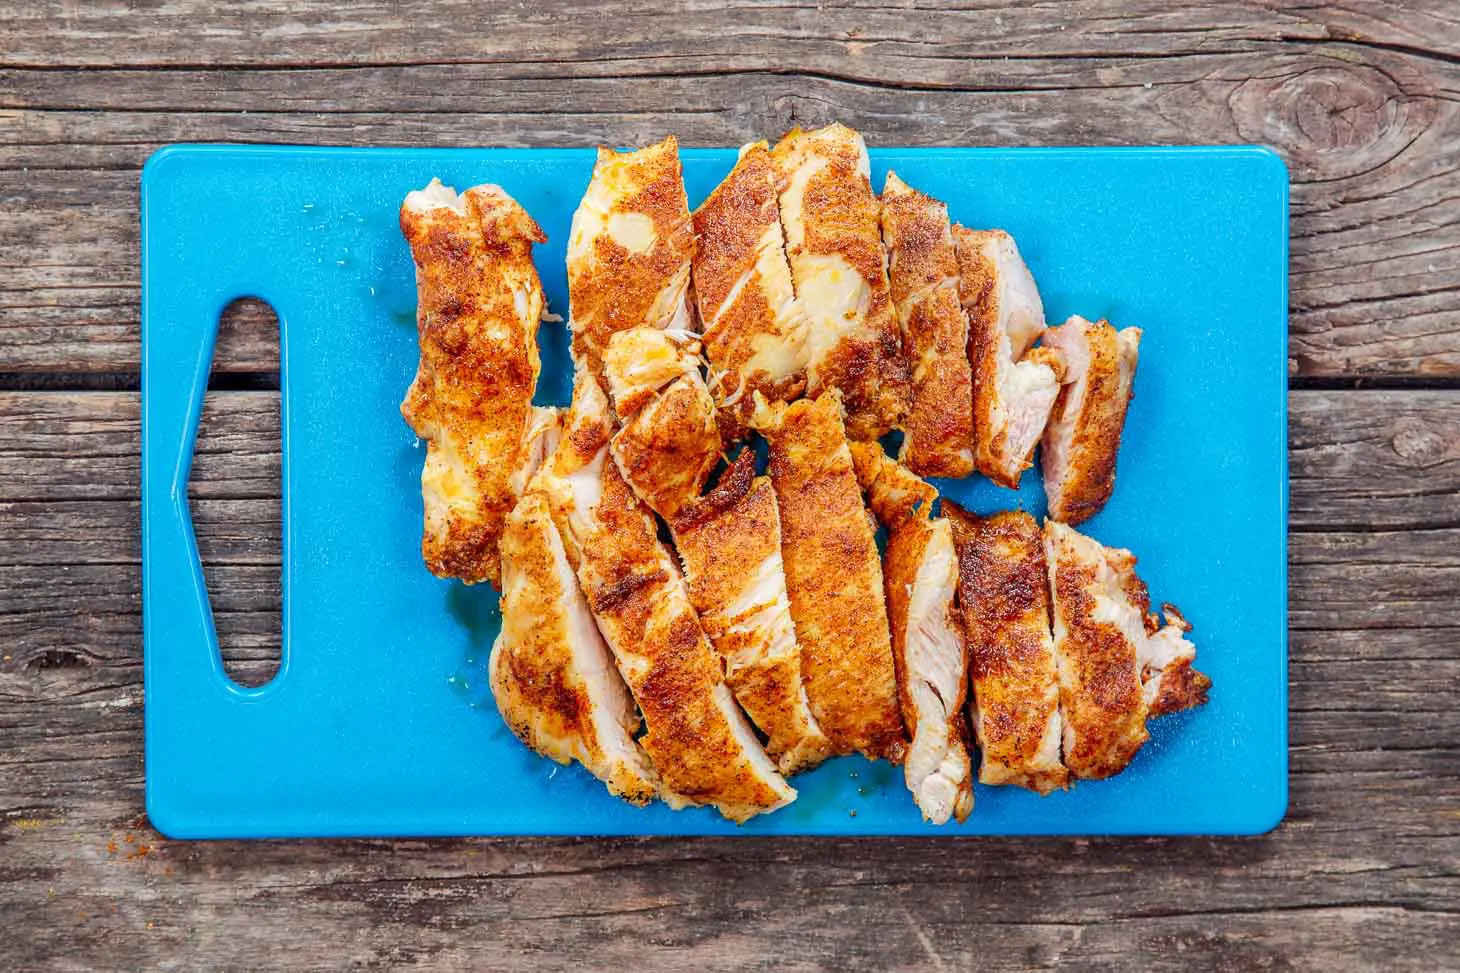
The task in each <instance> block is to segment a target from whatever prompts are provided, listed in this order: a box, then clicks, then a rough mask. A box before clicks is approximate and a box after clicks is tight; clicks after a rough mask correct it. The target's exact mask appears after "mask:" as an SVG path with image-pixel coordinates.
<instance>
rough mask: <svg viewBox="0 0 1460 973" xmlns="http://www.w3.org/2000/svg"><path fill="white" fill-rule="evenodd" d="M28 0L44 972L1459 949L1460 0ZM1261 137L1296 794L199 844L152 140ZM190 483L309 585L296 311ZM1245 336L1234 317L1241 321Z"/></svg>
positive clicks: (29, 522) (1290, 959) (13, 880)
mask: <svg viewBox="0 0 1460 973" xmlns="http://www.w3.org/2000/svg"><path fill="white" fill-rule="evenodd" d="M720 6H721V5H720V4H712V3H699V4H695V5H693V6H690V7H688V8H686V9H683V10H682V11H679V12H676V13H674V14H673V15H670V14H667V13H662V12H660V5H659V4H658V3H654V2H648V0H644V2H636V3H632V4H628V5H624V6H622V7H620V8H618V9H616V10H613V11H610V10H608V9H607V8H606V7H604V8H599V7H597V6H595V5H593V4H584V5H583V6H581V7H578V8H574V7H573V6H572V5H571V4H570V3H566V2H563V0H539V2H535V3H512V4H509V5H502V6H500V7H493V6H492V5H491V4H488V3H483V2H481V0H457V2H453V3H441V4H437V5H436V6H435V8H434V9H431V10H420V11H416V12H411V13H406V12H402V11H401V10H399V9H398V5H397V4H396V3H392V2H386V0H377V2H373V3H361V4H319V5H315V4H305V3H300V2H297V0H263V2H257V3H248V4H245V3H236V4H234V3H230V4H220V3H205V2H202V0H174V2H171V3H167V4H163V3H157V2H146V3H135V4H132V5H127V4H123V3H116V2H111V3H77V2H44V3H38V2H34V0H0V269H3V277H0V650H3V661H0V730H3V737H0V740H3V745H0V849H3V850H0V956H3V957H6V960H5V961H4V965H5V966H6V967H7V968H22V969H29V968H35V967H43V968H63V969H69V968H83V967H97V966H102V967H111V966H116V967H142V966H151V965H154V964H156V965H162V964H173V965H175V966H178V967H182V968H187V969H199V968H207V967H214V966H228V967H242V968H257V967H258V966H260V965H275V964H279V965H290V966H295V965H309V966H313V965H319V966H336V965H344V964H367V965H372V964H390V963H397V962H399V963H411V962H421V963H426V964H430V965H432V966H451V965H471V966H474V967H481V968H507V967H512V966H516V965H520V964H523V963H543V964H546V963H552V964H555V965H556V964H572V965H575V966H587V967H608V968H623V967H625V966H628V965H629V964H635V965H642V966H650V965H653V966H661V965H662V966H672V967H679V968H686V969H700V968H740V967H747V966H770V965H776V966H782V965H784V966H789V967H794V968H813V967H820V968H833V969H854V968H884V967H888V966H900V967H912V968H935V969H941V968H954V967H970V966H977V967H979V968H983V969H1006V968H1010V969H1012V968H1019V969H1027V968H1036V967H1045V966H1056V965H1063V964H1070V965H1074V966H1078V967H1090V968H1101V969H1112V970H1119V969H1127V968H1141V967H1144V968H1148V969H1186V968H1189V967H1196V968H1220V969H1233V970H1236V969H1251V968H1261V969H1288V968H1307V969H1315V968H1316V969H1346V968H1375V969H1415V970H1432V969H1437V968H1445V967H1449V968H1451V969H1454V968H1460V877H1457V876H1460V750H1457V732H1456V711H1457V709H1460V432H1457V430H1460V5H1457V4H1456V2H1455V0H1408V2H1404V3H1386V2H1382V0H1345V2H1334V3H1324V2H1312V0H1309V2H1291V3H1290V2H1282V0H1261V2H1259V0H1251V2H1245V3H1216V2H1211V0H1208V2H1205V3H1189V4H1174V3H1166V2H1160V0H1121V2H1116V0H1089V2H1081V3H1070V4H1064V3H1038V4H1032V5H1030V4H1022V3H1013V2H1005V3H1000V2H997V0H985V2H979V3H976V4H974V5H973V9H958V10H943V11H935V10H928V9H919V8H916V7H914V6H912V5H906V4H901V3H895V2H891V0H884V2H875V0H874V2H871V3H868V4H866V5H861V4H841V3H832V2H823V3H804V4H802V3H794V2H786V3H764V4H762V3H738V4H729V5H727V6H728V7H729V9H725V10H720V9H718V8H719V7H720ZM831 119H841V120H844V121H846V122H849V123H851V124H854V125H855V126H857V127H858V128H860V129H862V130H863V131H864V132H865V133H866V134H867V136H868V140H869V141H870V142H873V143H874V144H884V145H885V144H898V143H901V144H916V145H925V144H929V145H931V144H945V143H949V144H975V145H983V144H995V145H1025V144H1031V145H1065V144H1070V145H1083V144H1102V145H1105V144H1124V143H1173V144H1186V143H1212V142H1262V143H1266V144H1269V145H1272V146H1273V147H1275V148H1276V149H1277V150H1278V151H1279V152H1281V153H1282V155H1283V157H1284V158H1285V159H1286V160H1287V162H1288V164H1289V166H1290V168H1291V172H1292V179H1293V186H1292V265H1291V291H1292V308H1291V329H1292V340H1291V344H1290V348H1289V365H1290V373H1291V381H1292V386H1291V387H1292V391H1291V395H1290V399H1289V401H1290V405H1291V412H1292V420H1291V432H1290V439H1291V447H1290V448H1291V464H1292V515H1291V538H1290V540H1291V579H1292V580H1291V592H1290V596H1289V604H1290V612H1291V651H1292V664H1291V668H1290V678H1291V689H1292V692H1291V695H1292V707H1291V716H1290V724H1291V728H1292V754H1291V756H1292V772H1291V788H1292V806H1291V811H1290V812H1289V814H1288V817H1287V820H1286V821H1285V822H1284V824H1283V825H1282V826H1281V827H1280V828H1279V829H1278V830H1277V831H1276V832H1274V833H1273V834H1271V835H1268V836H1265V837H1261V838H1251V839H1241V840H1238V839H1230V840H1226V839H1224V840H1212V839H1201V838H1194V839H1179V840H1176V839H1172V840H1167V839H1162V840H1154V839H1152V840H1113V839H1110V840H1107V839H1100V840H1057V839H1041V840H1030V839H1018V840H1015V839H992V840H991V839H983V840H980V839H967V840H936V841H928V840H915V841H913V840H898V841H894V840H834V841H825V840H689V841H674V840H613V841H601V840H591V841H590V840H553V841H539V840H505V841H502V840H472V841H349V842H312V843H310V842H262V843H235V842H223V843H184V842H169V841H166V840H164V839H163V838H161V837H160V836H159V835H158V834H156V833H155V832H154V831H152V830H151V829H150V828H149V827H148V826H147V823H146V820H145V817H144V816H143V813H142V812H143V801H142V781H143V767H142V645H141V614H140V612H141V596H140V571H139V563H138V562H139V556H140V537H139V527H138V448H139V447H138V398H137V388H138V351H139V347H138V247H137V241H138V215H137V193H138V170H139V167H140V166H141V164H142V162H143V160H144V159H145V158H146V157H147V155H148V154H149V153H150V152H152V151H153V149H155V148H156V147H157V146H159V145H162V144H164V143H168V142H178V141H193V140H220V141H223V140H226V141H240V142H301V143H304V142H314V143H330V144H337V143H351V144H360V145H593V144H596V143H600V142H602V143H608V144H628V143H637V142H643V141H646V140H651V139H655V138H658V137H660V136H661V135H662V134H664V133H666V132H675V133H678V135H679V136H680V139H681V140H682V141H683V142H685V143H686V144H690V145H736V144H739V143H741V142H743V141H746V140H748V139H751V138H757V137H761V136H765V135H775V134H776V133H778V132H780V131H782V130H784V129H786V128H787V127H789V126H791V125H793V124H802V125H808V124H820V123H822V122H825V121H828V120H831ZM272 328H273V325H272V322H271V320H270V319H269V317H268V315H267V313H265V312H264V311H262V310H260V309H259V308H257V307H244V308H242V309H241V310H240V311H239V313H237V314H235V315H233V316H232V317H231V319H230V321H229V322H228V325H227V327H226V329H225V337H224V340H223V341H222V343H221V345H220V349H219V353H218V358H217V361H216V362H215V364H214V374H213V379H212V386H211V391H210V394H209V396H208V403H207V409H206V422H205V428H204V431H203V434H202V439H201V443H200V447H199V457H198V461H197V464H196V469H195V473H194V479H193V498H194V509H195V511H196V520H197V524H198V528H199V531H200V535H201V540H200V542H201V544H202V547H203V557H204V561H205V563H206V564H207V565H208V580H209V583H210V587H211V589H212V594H213V599H214V605H215V610H216V612H217V619H218V627H219V630H220V636H221V638H222V640H223V642H224V643H225V649H226V651H227V653H228V655H229V658H230V660H231V662H230V664H231V666H232V667H233V669H234V671H235V672H237V673H240V674H241V676H242V678H244V679H254V680H257V679H259V678H261V677H262V675H264V674H266V671H267V668H268V663H267V659H268V658H269V657H270V655H271V654H272V653H275V652H276V651H277V628H278V623H279V614H278V597H279V565H278V537H279V526H278V519H279V503H278V467H279V453H278V445H277V442H276V437H277V434H278V406H277V402H278V393H277V371H276V364H277V354H276V332H275V331H273V330H272ZM1237 352H1238V353H1240V349H1238V350H1237Z"/></svg>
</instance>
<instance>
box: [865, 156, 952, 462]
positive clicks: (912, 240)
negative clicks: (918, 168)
mask: <svg viewBox="0 0 1460 973" xmlns="http://www.w3.org/2000/svg"><path fill="white" fill-rule="evenodd" d="M882 240H883V242H884V243H885V244H886V245H887V254H888V276H889V278H890V280H891V282H892V300H893V303H894V305H895V306H896V307H897V316H898V321H899V323H900V324H901V327H902V338H903V343H904V345H905V346H906V348H907V358H908V367H909V369H910V371H911V376H910V377H911V382H912V385H911V397H910V400H909V406H908V411H907V416H906V417H905V418H904V419H903V422H902V428H903V441H902V452H901V453H900V454H899V455H898V458H899V459H900V460H901V461H902V462H903V463H906V464H907V466H908V468H909V469H911V470H912V471H913V472H914V473H917V474H919V475H921V476H945V477H962V476H967V475H968V474H970V473H972V472H973V377H972V373H971V371H970V367H969V361H968V318H967V317H966V316H965V315H964V313H963V306H962V305H961V304H960V303H959V299H958V280H959V278H958V256H957V253H956V251H955V249H954V246H953V233H952V230H951V228H950V227H949V224H948V207H946V206H944V205H943V204H942V203H940V202H938V201H937V200H936V199H933V198H932V197H931V196H925V195H924V194H922V193H920V192H918V191H917V190H916V189H913V188H912V187H911V186H909V185H908V184H907V183H905V182H903V181H902V180H901V179H899V178H898V177H897V174H896V173H893V172H889V173H888V174H887V183H886V185H885V186H884V187H883V189H882Z"/></svg>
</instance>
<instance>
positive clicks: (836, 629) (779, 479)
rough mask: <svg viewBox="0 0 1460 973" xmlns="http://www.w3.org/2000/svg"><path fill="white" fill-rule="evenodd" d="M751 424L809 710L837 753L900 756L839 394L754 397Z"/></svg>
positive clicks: (873, 571)
mask: <svg viewBox="0 0 1460 973" xmlns="http://www.w3.org/2000/svg"><path fill="white" fill-rule="evenodd" d="M751 424H752V426H753V427H754V428H755V429H757V430H758V431H759V432H760V433H761V434H762V435H764V436H765V438H766V440H767V441H768V442H769V444H770V475H771V483H772V484H773V485H774V487H775V492H776V500H777V502H778V503H779V505H780V510H781V556H782V558H783V559H784V562H785V570H786V590H787V592H788V594H789V595H790V599H791V618H792V620H793V622H794V623H795V627H796V637H797V639H798V641H799V642H800V644H801V668H802V675H803V678H804V680H805V683H806V695H807V697H808V698H809V699H810V701H811V712H812V714H813V715H814V716H815V717H816V722H817V723H818V724H820V726H821V729H822V731H823V732H824V733H825V734H826V736H827V737H828V738H829V739H830V740H831V743H832V748H833V750H834V752H836V753H851V752H853V751H860V752H862V753H863V754H866V755H867V756H868V757H871V758H874V759H875V758H878V757H886V758H888V759H889V760H892V761H893V762H894V763H896V762H900V761H901V759H902V755H903V751H904V748H905V741H904V737H903V728H902V717H901V714H900V713H899V711H898V700H897V675H896V668H895V664H894V662H893V658H892V636H891V633H890V631H889V629H888V622H887V605H886V603H885V601H884V600H883V585H882V565H881V562H880V560H879V558H878V556H877V543H876V539H875V535H874V532H873V528H872V521H871V518H870V517H869V516H868V514H867V510H866V508H865V507H863V506H862V493H861V489H860V488H859V487H858V485H857V477H856V473H855V472H854V471H853V468H852V456H851V450H850V449H849V448H848V445H847V437H846V430H845V429H844V427H843V425H842V411H841V402H840V397H839V395H838V394H837V393H836V392H835V391H832V392H829V393H827V394H824V395H822V396H821V397H819V398H816V399H801V400H799V401H797V402H794V403H792V404H790V405H784V404H780V403H776V404H767V403H766V402H765V400H764V399H763V398H762V399H759V400H758V407H757V409H756V412H755V413H754V415H753V416H752V418H751Z"/></svg>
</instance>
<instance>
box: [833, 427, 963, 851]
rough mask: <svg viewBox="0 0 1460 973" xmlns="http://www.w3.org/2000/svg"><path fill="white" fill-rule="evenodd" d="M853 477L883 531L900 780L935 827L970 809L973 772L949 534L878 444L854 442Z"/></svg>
mask: <svg viewBox="0 0 1460 973" xmlns="http://www.w3.org/2000/svg"><path fill="white" fill-rule="evenodd" d="M851 448H852V455H853V462H854V464H855V466H856V469H857V479H858V481H859V482H861V484H862V488H863V489H864V490H866V491H867V494H868V498H869V500H870V501H871V506H872V509H873V510H874V511H875V512H876V514H877V517H878V519H880V520H881V521H882V522H883V524H884V525H885V526H886V527H887V530H888V537H887V551H886V554H885V555H884V558H883V564H882V572H883V575H884V578H885V583H886V589H887V614H888V618H889V620H890V622H891V625H892V653H893V657H894V659H895V660H896V663H897V688H898V699H899V701H900V702H901V704H902V720H903V723H904V724H905V725H906V726H907V731H908V735H909V737H910V738H911V740H910V742H909V743H908V748H907V757H906V759H905V760H904V762H903V773H904V777H905V778H906V780H907V789H908V790H909V791H911V792H912V795H913V800H914V801H915V802H916V803H917V805H918V808H919V809H920V810H921V811H922V813H923V818H924V819H925V820H927V821H928V822H930V823H932V824H946V823H947V821H948V819H949V818H950V817H953V818H957V819H958V820H959V821H964V820H966V819H967V818H968V815H969V813H970V812H971V811H972V810H973V766H972V762H971V760H970V758H969V755H968V747H967V745H966V744H965V742H964V738H965V737H966V736H967V727H966V724H965V722H964V715H963V714H964V701H965V699H966V697H967V693H968V643H967V633H966V632H965V630H964V625H963V616H962V612H961V611H960V610H959V607H958V556H957V554H956V552H955V550H954V544H953V527H952V525H951V524H950V523H949V522H948V521H947V520H945V519H943V518H942V517H934V516H933V510H932V487H931V486H929V485H928V484H926V483H923V482H922V481H921V480H920V479H918V477H917V476H916V475H915V474H913V473H912V472H911V471H909V470H908V469H907V468H906V467H903V466H902V465H901V464H899V463H897V462H896V461H894V460H893V459H892V458H891V457H889V456H888V455H887V454H886V453H884V452H883V451H882V447H881V446H879V445H878V444H876V443H853V444H852V447H851Z"/></svg>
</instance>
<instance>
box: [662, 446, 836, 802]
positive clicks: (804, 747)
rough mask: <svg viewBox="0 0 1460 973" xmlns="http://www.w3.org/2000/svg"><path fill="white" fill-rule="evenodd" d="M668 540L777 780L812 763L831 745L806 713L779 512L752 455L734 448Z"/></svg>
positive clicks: (683, 511)
mask: <svg viewBox="0 0 1460 973" xmlns="http://www.w3.org/2000/svg"><path fill="white" fill-rule="evenodd" d="M673 527H674V543H675V546H676V547H677V548H678V549H679V556H680V558H681V560H683V562H684V570H685V580H686V581H687V582H688V584H689V597H690V601H691V602H692V603H693V604H694V607H695V611H697V612H699V615H700V623H701V624H702V625H703V626H704V628H705V631H706V632H707V633H708V634H709V636H710V641H711V642H713V643H714V645H715V648H716V650H717V651H718V652H719V653H720V657H721V658H722V659H723V660H724V662H725V682H726V683H728V684H729V686H730V689H731V691H732V692H734V694H735V699H736V701H737V702H739V703H740V705H741V706H742V707H744V708H745V712H746V713H747V714H748V715H749V716H750V718H751V720H752V721H753V722H754V723H755V725H756V726H757V727H759V728H760V731H761V732H762V733H764V734H765V736H766V737H767V743H766V752H767V753H769V754H770V755H771V756H772V757H774V758H776V760H777V764H778V766H779V767H780V770H781V773H783V774H787V775H790V774H795V773H799V772H801V771H803V770H809V769H811V768H812V767H814V766H816V765H817V764H818V763H820V762H821V761H822V760H824V759H825V758H826V757H827V755H828V754H829V753H830V752H831V741H829V740H827V738H826V735H825V734H823V733H822V732H821V727H820V726H818V725H817V723H816V718H815V717H814V716H812V715H811V704H810V702H809V701H808V700H807V698H806V687H805V685H804V684H803V683H802V679H801V647H800V645H799V644H798V643H797V641H796V628H795V625H794V624H793V623H792V621H791V601H790V598H789V596H788V595H787V594H786V575H785V569H784V565H783V563H782V561H781V523H780V510H779V508H778V507H777V505H776V495H775V491H774V490H773V489H772V488H771V482H770V480H769V479H768V478H766V477H763V476H761V477H757V476H756V475H755V455H754V453H752V452H751V450H749V449H745V450H742V451H741V453H740V455H739V456H738V457H737V458H736V460H735V462H734V463H732V464H731V465H730V468H729V469H727V470H726V471H725V473H724V475H723V476H721V477H720V482H719V484H718V485H717V486H716V487H715V489H714V490H712V491H711V492H710V493H708V494H706V495H705V496H704V497H703V498H701V499H699V500H697V501H695V502H694V503H691V504H689V505H688V506H686V507H684V508H683V509H681V510H680V512H679V514H678V516H676V517H675V519H674V522H673Z"/></svg>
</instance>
